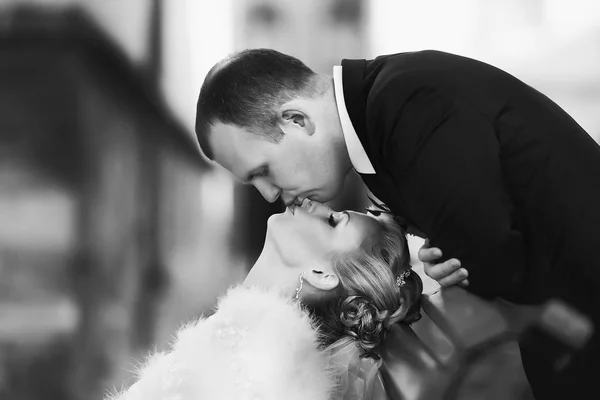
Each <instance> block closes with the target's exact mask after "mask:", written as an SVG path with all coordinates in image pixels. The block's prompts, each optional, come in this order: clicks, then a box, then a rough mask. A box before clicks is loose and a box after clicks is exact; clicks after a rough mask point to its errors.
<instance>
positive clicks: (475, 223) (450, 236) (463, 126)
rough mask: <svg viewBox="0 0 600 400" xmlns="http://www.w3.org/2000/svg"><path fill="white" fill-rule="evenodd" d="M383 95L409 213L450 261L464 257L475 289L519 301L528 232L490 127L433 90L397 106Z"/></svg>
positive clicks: (388, 156) (388, 162) (390, 158)
mask: <svg viewBox="0 0 600 400" xmlns="http://www.w3.org/2000/svg"><path fill="white" fill-rule="evenodd" d="M382 95H383V98H385V99H386V102H387V104H388V105H387V106H385V107H382V108H381V110H382V111H383V112H387V113H389V112H394V113H395V117H394V118H389V114H388V115H387V118H386V116H385V115H381V116H380V118H381V119H383V120H387V121H391V122H389V124H388V126H387V127H384V126H382V128H384V129H386V132H387V135H386V136H384V137H385V139H384V140H386V141H387V144H388V146H387V147H385V148H386V150H385V151H384V153H383V159H384V165H385V168H386V169H388V173H390V175H391V176H392V177H393V178H392V179H393V181H394V184H395V185H397V187H396V188H395V189H396V190H401V193H402V194H401V197H402V198H403V199H404V202H405V204H404V205H405V207H406V210H405V212H406V213H407V216H408V217H409V218H410V219H411V220H412V221H413V222H414V223H416V224H417V226H418V227H419V228H421V230H423V231H424V232H426V233H427V235H428V236H429V239H430V241H431V243H432V245H433V246H436V247H439V248H440V249H442V251H443V253H444V257H445V258H446V259H447V258H452V257H455V258H458V259H459V260H461V263H462V265H463V267H465V268H466V269H467V270H468V271H469V274H470V275H469V281H470V290H471V291H472V292H474V293H476V294H479V295H481V296H484V297H487V298H493V297H497V296H502V297H507V298H511V297H512V298H514V296H513V295H514V294H516V293H518V290H519V287H518V286H519V282H521V280H522V277H523V274H524V272H525V268H526V262H525V254H524V246H523V236H522V233H521V232H520V231H519V230H518V229H517V227H516V225H515V224H514V220H515V219H514V212H515V210H514V205H513V204H512V201H511V197H510V195H509V192H508V190H507V187H506V184H505V182H504V180H503V173H502V160H501V157H502V155H501V152H500V146H499V143H498V141H497V138H496V133H495V131H494V128H493V126H491V125H490V123H489V121H488V120H487V119H486V118H485V117H484V116H482V115H481V114H479V113H477V112H474V111H473V110H471V109H469V108H468V107H466V106H464V105H460V104H459V103H458V101H457V100H454V99H453V98H451V97H450V96H446V95H444V94H443V93H441V91H440V90H438V89H436V88H435V87H431V86H422V87H415V88H414V89H413V90H412V91H410V93H409V94H408V95H407V97H406V99H405V100H406V101H399V102H396V103H395V102H393V101H392V102H391V104H392V105H390V101H389V100H390V99H391V98H392V96H391V95H390V93H385V92H383V93H382ZM386 107H387V108H386ZM394 107H396V108H395V109H394Z"/></svg>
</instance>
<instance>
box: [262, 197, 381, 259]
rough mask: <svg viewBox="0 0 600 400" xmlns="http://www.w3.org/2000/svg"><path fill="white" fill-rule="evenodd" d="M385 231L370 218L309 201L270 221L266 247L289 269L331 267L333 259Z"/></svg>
mask: <svg viewBox="0 0 600 400" xmlns="http://www.w3.org/2000/svg"><path fill="white" fill-rule="evenodd" d="M380 229H381V227H380V225H379V222H377V220H376V219H375V218H374V217H372V216H370V215H367V214H363V213H357V212H354V211H341V212H335V211H333V210H331V209H330V208H329V207H327V206H326V205H324V204H321V203H319V202H316V201H310V200H305V201H304V202H303V204H302V206H297V207H293V206H292V207H289V208H287V209H286V211H285V212H284V213H282V214H275V215H273V216H271V217H270V218H269V221H268V229H267V238H266V242H265V247H267V246H270V247H272V251H275V252H277V253H278V255H279V257H280V258H281V260H282V261H283V262H284V263H285V264H286V265H287V266H300V265H307V264H311V263H312V264H319V263H323V262H326V263H329V262H330V261H331V258H332V256H334V255H336V254H344V253H347V252H350V251H352V250H356V249H358V248H359V246H360V245H361V244H362V243H363V242H364V241H365V240H367V239H368V238H369V236H371V235H373V234H375V233H377V232H378V231H379V230H380Z"/></svg>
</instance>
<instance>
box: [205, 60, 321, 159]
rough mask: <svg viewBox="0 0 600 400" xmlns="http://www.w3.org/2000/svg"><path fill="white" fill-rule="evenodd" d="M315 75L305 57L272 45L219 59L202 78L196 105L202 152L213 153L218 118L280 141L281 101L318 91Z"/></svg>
mask: <svg viewBox="0 0 600 400" xmlns="http://www.w3.org/2000/svg"><path fill="white" fill-rule="evenodd" d="M315 77H316V74H315V73H314V72H313V71H312V70H311V69H310V68H308V67H307V66H306V65H305V64H304V63H303V62H302V61H300V60H298V59H297V58H294V57H291V56H288V55H286V54H283V53H280V52H278V51H275V50H270V49H251V50H244V51H241V52H238V53H235V54H233V55H231V56H229V57H227V58H225V59H224V60H222V61H220V62H218V63H217V64H216V65H215V66H213V67H212V68H211V70H210V71H209V73H208V75H207V76H206V78H205V80H204V83H203V84H202V89H201V90H200V95H199V97H198V105H197V108H196V136H197V138H198V142H199V143H200V147H201V148H202V151H203V152H204V154H205V155H206V156H207V157H208V158H210V159H211V160H212V159H213V154H212V153H213V152H212V149H211V148H210V145H209V142H208V136H209V134H210V130H211V127H212V126H214V124H215V123H217V122H221V123H224V124H234V125H237V126H239V127H242V128H246V129H248V130H249V131H250V132H252V133H254V134H256V135H259V136H262V137H264V138H265V139H267V140H270V141H272V142H275V143H278V142H279V141H281V139H282V137H283V132H282V131H281V129H280V128H279V126H278V116H277V109H278V107H279V106H281V104H283V103H285V102H286V101H289V100H291V99H293V98H296V97H300V96H309V97H310V96H314V95H315V94H316V93H317V92H318V88H317V86H316V83H315V79H314V78H315Z"/></svg>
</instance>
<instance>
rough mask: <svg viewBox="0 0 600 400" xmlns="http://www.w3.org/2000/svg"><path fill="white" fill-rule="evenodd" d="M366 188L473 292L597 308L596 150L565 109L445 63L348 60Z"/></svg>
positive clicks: (452, 59)
mask: <svg viewBox="0 0 600 400" xmlns="http://www.w3.org/2000/svg"><path fill="white" fill-rule="evenodd" d="M342 67H343V86H344V98H345V101H346V107H347V109H348V113H349V115H350V119H351V120H352V123H353V125H354V127H355V129H356V131H357V134H358V136H359V138H360V140H361V142H362V144H363V146H364V148H365V150H366V152H367V154H368V156H369V158H370V160H371V162H372V164H373V167H374V168H375V170H376V172H377V174H376V175H362V179H363V181H364V182H365V183H366V185H367V186H368V187H369V189H370V190H371V191H372V192H373V193H374V194H375V196H377V197H378V198H379V199H380V200H382V201H383V202H385V203H386V204H387V205H388V206H389V207H390V208H391V209H392V211H394V212H396V213H398V214H400V215H402V216H404V217H405V218H406V219H407V220H408V221H409V223H410V224H412V225H414V226H415V227H416V228H418V230H420V231H422V232H423V233H424V234H425V235H426V237H428V238H429V239H430V240H431V243H432V245H433V246H437V247H439V248H441V249H442V251H443V252H444V256H445V258H450V257H456V258H458V259H459V260H461V262H462V265H463V266H464V267H465V268H467V269H468V270H469V272H470V276H469V280H470V286H469V290H471V291H472V292H474V293H476V294H479V295H483V296H485V297H488V298H490V297H495V296H501V297H504V298H506V299H508V300H511V301H515V302H519V303H538V302H542V301H544V300H546V299H548V298H550V297H562V298H564V299H567V300H568V301H569V302H570V303H571V304H572V305H575V306H576V307H577V308H579V309H581V310H582V311H585V312H587V313H588V314H589V313H593V312H596V313H597V310H598V308H600V307H599V306H600V278H599V276H600V273H599V272H600V262H599V261H598V255H599V253H600V147H599V146H598V145H597V144H596V142H595V141H594V140H593V139H592V138H591V137H590V136H589V135H588V134H587V133H586V132H585V131H584V130H583V129H582V128H581V127H580V126H579V125H578V124H577V123H576V122H575V121H574V120H573V119H572V118H571V117H570V116H569V115H568V114H567V113H566V112H565V111H563V110H562V109H561V108H560V107H559V106H558V105H557V104H555V103H554V102H552V101H551V100H550V99H548V98H547V97H546V96H544V95H543V94H541V93H540V92H538V91H536V90H535V89H533V88H531V87H530V86H528V85H526V84H525V83H523V82H521V81H520V80H518V79H516V78H515V77H513V76H511V75H509V74H507V73H506V72H503V71H501V70H499V69H497V68H494V67H492V66H490V65H487V64H484V63H482V62H479V61H475V60H472V59H468V58H464V57H459V56H455V55H452V54H447V53H442V52H437V51H421V52H412V53H402V54H395V55H389V56H381V57H378V58H376V59H375V60H370V61H366V60H343V62H342Z"/></svg>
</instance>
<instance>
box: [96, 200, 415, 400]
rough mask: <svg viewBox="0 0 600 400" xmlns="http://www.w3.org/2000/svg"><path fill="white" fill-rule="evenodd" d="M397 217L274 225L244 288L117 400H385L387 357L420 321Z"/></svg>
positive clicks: (279, 217)
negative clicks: (404, 327)
mask: <svg viewBox="0 0 600 400" xmlns="http://www.w3.org/2000/svg"><path fill="white" fill-rule="evenodd" d="M409 261H410V255H409V252H408V245H407V242H406V237H405V234H404V232H403V231H402V229H401V228H400V226H399V225H398V224H396V223H395V221H394V220H393V219H392V217H391V216H390V215H389V214H386V213H380V212H370V213H367V214H363V213H358V212H353V211H342V212H334V211H332V210H331V209H330V208H329V207H327V206H326V205H324V204H321V203H318V202H315V201H310V200H304V202H303V203H302V206H297V207H294V206H291V207H288V208H287V209H286V211H285V212H284V213H281V214H276V215H273V216H271V217H270V218H269V221H268V229H267V235H266V239H265V243H264V248H263V250H262V252H261V255H260V257H259V258H258V260H257V261H256V263H255V265H254V266H253V268H252V269H251V271H250V273H249V274H248V276H247V277H246V279H245V281H244V282H243V283H242V284H240V285H237V286H235V287H233V288H230V289H229V290H228V291H227V293H226V294H225V295H224V296H223V297H222V298H221V299H220V300H219V304H218V308H217V311H216V312H215V313H214V314H213V315H211V316H210V317H208V318H199V319H198V320H196V321H193V322H190V323H188V324H187V325H185V326H184V327H182V328H181V329H180V331H179V332H178V333H177V334H176V336H175V339H174V342H173V345H172V347H171V349H170V351H169V352H165V353H156V354H153V355H151V356H150V357H149V358H148V359H147V361H146V362H145V364H144V365H143V366H142V367H141V368H140V369H139V372H138V378H137V381H136V382H135V383H134V384H133V385H132V386H130V387H129V389H126V390H124V391H122V392H121V393H115V394H113V395H111V396H109V397H108V398H109V399H112V400H138V399H140V400H141V399H144V400H154V399H156V400H159V399H160V400H198V399H278V400H279V399H302V400H304V399H311V400H319V399H385V398H386V396H385V391H384V390H383V387H382V385H381V381H380V379H379V375H378V366H379V364H380V361H379V349H380V346H381V345H382V343H383V341H384V339H385V336H386V333H387V331H388V329H389V327H390V326H391V325H392V324H395V323H398V322H401V323H411V322H413V321H415V320H417V319H418V318H419V316H420V314H419V310H420V306H419V298H420V295H421V292H422V288H423V287H422V282H421V279H420V277H419V276H418V275H417V274H416V273H414V272H411V269H410V268H411V267H410V264H409Z"/></svg>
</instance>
